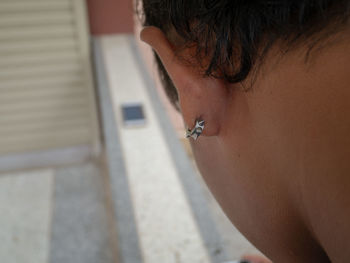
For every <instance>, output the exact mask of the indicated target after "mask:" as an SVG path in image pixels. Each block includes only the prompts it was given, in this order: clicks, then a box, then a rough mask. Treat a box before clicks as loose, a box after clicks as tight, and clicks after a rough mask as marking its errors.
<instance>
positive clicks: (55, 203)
mask: <svg viewBox="0 0 350 263" xmlns="http://www.w3.org/2000/svg"><path fill="white" fill-rule="evenodd" d="M108 217H109V211H108V209H107V207H106V200H105V190H104V186H103V180H102V176H101V173H100V169H99V168H98V166H97V165H96V164H94V163H85V164H80V165H71V166H65V167H63V168H52V169H39V170H33V171H28V172H19V173H6V174H0V226H1V227H0V244H1V245H0V262H6V263H48V262H52V263H56V262H57V263H61V262H65V263H73V262H74V263H79V262H81V263H83V262H84V263H88V262H91V263H100V262H101V263H112V262H117V260H116V256H115V251H114V250H115V249H114V248H113V245H112V244H113V243H112V242H111V240H112V237H111V235H112V234H113V232H112V231H110V229H111V227H110V225H109V220H108Z"/></svg>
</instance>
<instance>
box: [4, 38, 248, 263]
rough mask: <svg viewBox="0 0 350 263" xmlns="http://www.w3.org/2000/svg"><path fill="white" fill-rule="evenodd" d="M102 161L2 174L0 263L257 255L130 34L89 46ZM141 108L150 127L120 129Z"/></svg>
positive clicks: (153, 262)
mask: <svg viewBox="0 0 350 263" xmlns="http://www.w3.org/2000/svg"><path fill="white" fill-rule="evenodd" d="M94 53H95V56H94V60H95V65H96V83H97V86H98V91H97V93H98V98H99V105H100V112H101V123H102V130H103V137H104V140H105V153H104V156H105V158H102V161H89V162H86V163H81V164H76V165H66V166H59V167H53V168H47V169H46V168H45V169H36V170H31V171H21V172H11V173H3V174H0V224H1V228H0V242H1V244H2V245H1V246H0V261H1V262H6V263H12V262H14V263H15V262H16V263H20V262H26V263H28V262H33V263H34V262H35V263H44V262H54V263H56V262H57V263H59V262H65V263H69V262H72V263H73V262H74V263H79V262H91V263H98V262H101V263H104V262H106V263H107V262H125V263H129V262H130V263H138V262H145V263H158V262H159V263H163V262H166V263H172V262H174V263H177V262H184V263H194V262H198V263H199V262H203V263H206V262H218V263H220V262H224V261H228V260H233V259H236V258H238V257H239V256H240V255H242V254H244V253H247V252H254V251H255V249H254V248H253V247H252V246H251V245H250V244H249V243H248V242H247V241H246V240H245V239H244V238H243V237H242V236H241V235H240V234H239V232H238V231H237V230H236V229H235V228H234V227H233V226H232V225H231V224H230V222H229V221H228V220H227V218H226V217H225V216H224V215H223V213H222V211H221V210H220V208H219V207H218V206H217V204H216V202H215V201H214V200H213V198H212V196H211V195H210V193H209V192H208V190H207V188H206V186H205V185H204V183H203V181H202V180H201V178H200V175H199V174H198V173H197V171H196V169H195V167H194V164H193V162H192V160H191V159H190V158H189V157H188V154H187V153H186V151H185V149H184V147H183V145H182V143H181V141H180V140H179V139H178V135H177V133H176V132H175V130H174V129H173V127H172V125H171V123H170V121H169V119H168V117H167V114H166V112H165V109H164V106H163V104H162V103H161V102H160V100H159V98H158V95H157V91H156V89H154V83H153V81H152V80H151V79H150V77H149V74H147V71H146V70H145V68H144V66H143V62H142V60H141V57H140V55H139V53H138V49H137V47H136V44H135V40H134V38H133V37H132V36H128V35H125V36H122V35H119V36H109V37H102V38H99V39H95V41H94ZM130 102H140V103H141V104H142V105H143V107H144V111H145V116H146V125H144V126H142V127H138V128H130V127H125V126H124V125H123V122H122V116H121V105H122V104H123V103H130Z"/></svg>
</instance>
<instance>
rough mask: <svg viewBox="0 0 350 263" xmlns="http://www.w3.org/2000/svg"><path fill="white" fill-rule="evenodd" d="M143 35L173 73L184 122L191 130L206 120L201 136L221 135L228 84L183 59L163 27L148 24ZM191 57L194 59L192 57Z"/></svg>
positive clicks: (142, 32)
mask: <svg viewBox="0 0 350 263" xmlns="http://www.w3.org/2000/svg"><path fill="white" fill-rule="evenodd" d="M140 36H141V40H143V41H144V42H146V43H147V44H149V45H150V46H151V47H152V48H153V49H154V50H155V52H156V53H157V54H158V56H159V57H160V59H161V61H162V63H163V64H164V67H165V69H166V70H167V72H168V74H169V76H170V77H171V79H172V81H173V83H174V85H175V87H176V89H177V92H178V95H179V103H180V109H181V113H182V116H183V119H184V122H185V126H186V127H189V128H190V129H191V130H192V129H193V128H194V127H195V125H196V121H197V120H199V119H200V120H203V121H204V122H205V128H204V129H203V131H202V133H201V134H202V135H201V136H218V135H219V133H220V127H221V122H222V119H223V115H224V112H225V111H226V107H227V101H228V97H229V96H228V92H227V87H226V85H225V84H224V83H223V82H222V81H220V80H218V79H214V78H212V77H205V76H203V74H201V73H200V72H201V71H200V68H199V67H198V68H194V66H189V65H187V64H185V63H183V62H182V61H183V60H180V59H179V58H178V57H177V56H176V55H175V52H174V47H173V45H172V43H170V42H169V40H168V39H167V38H166V36H165V35H164V33H163V32H162V31H161V30H160V29H158V28H156V27H146V28H144V29H143V30H142V31H141V35H140ZM189 53H190V52H188V53H186V54H189ZM183 54H185V52H183V53H182V54H181V55H182V56H185V55H183ZM188 59H189V60H192V61H193V58H188Z"/></svg>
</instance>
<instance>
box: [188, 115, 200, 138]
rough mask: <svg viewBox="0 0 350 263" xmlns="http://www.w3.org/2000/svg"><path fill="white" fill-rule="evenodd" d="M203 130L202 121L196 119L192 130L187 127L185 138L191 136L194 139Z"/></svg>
mask: <svg viewBox="0 0 350 263" xmlns="http://www.w3.org/2000/svg"><path fill="white" fill-rule="evenodd" d="M203 130H204V121H203V120H200V119H197V120H196V125H195V126H194V128H193V129H192V130H191V129H189V128H187V130H186V138H189V137H192V138H193V139H194V140H197V139H198V137H199V136H200V135H201V134H202V132H203Z"/></svg>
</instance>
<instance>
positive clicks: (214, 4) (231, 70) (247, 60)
mask: <svg viewBox="0 0 350 263" xmlns="http://www.w3.org/2000/svg"><path fill="white" fill-rule="evenodd" d="M139 1H140V0H139ZM139 4H141V5H139ZM349 8H350V0H255V1H253V0H142V3H140V2H138V13H139V14H141V15H142V16H141V19H142V22H143V25H145V26H156V27H158V28H160V29H161V30H162V31H163V32H164V33H165V34H166V35H168V36H169V32H174V31H175V32H176V33H177V35H178V36H179V37H180V38H181V39H182V40H183V45H181V47H178V48H184V47H189V46H192V47H196V56H195V58H196V60H197V62H199V63H200V64H199V65H205V68H204V71H203V74H204V76H212V77H216V78H221V79H223V80H225V81H227V82H229V83H238V82H241V81H243V80H244V79H246V78H247V76H248V75H249V74H250V72H251V71H252V69H253V67H254V65H255V64H256V63H257V62H258V61H262V58H263V57H264V56H265V55H266V54H267V52H268V51H269V50H270V48H271V46H272V45H273V44H274V43H276V41H278V40H282V41H283V42H284V43H286V44H287V45H286V47H287V49H286V51H287V50H289V48H290V47H293V46H294V45H296V44H299V43H304V44H305V43H307V45H308V48H309V51H310V50H311V49H312V48H313V47H314V46H315V44H317V43H318V42H320V41H321V40H322V39H324V38H326V37H328V36H329V35H331V34H332V33H335V32H336V30H337V29H339V28H341V25H346V23H347V22H348V16H349ZM140 9H141V10H140ZM322 32H323V33H324V34H320V33H322ZM316 35H317V37H314V36H316ZM308 53H309V52H308ZM156 60H157V62H158V63H157V64H158V66H159V69H160V74H161V78H162V80H163V82H165V86H167V88H166V92H167V94H168V96H169V97H170V99H171V101H172V102H173V103H174V104H176V103H175V102H176V101H177V100H178V96H177V94H176V89H175V88H174V86H173V84H172V82H171V79H170V78H169V76H168V75H167V73H166V71H165V69H164V67H163V65H162V63H161V61H160V59H159V58H158V56H156ZM203 62H207V63H203Z"/></svg>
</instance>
